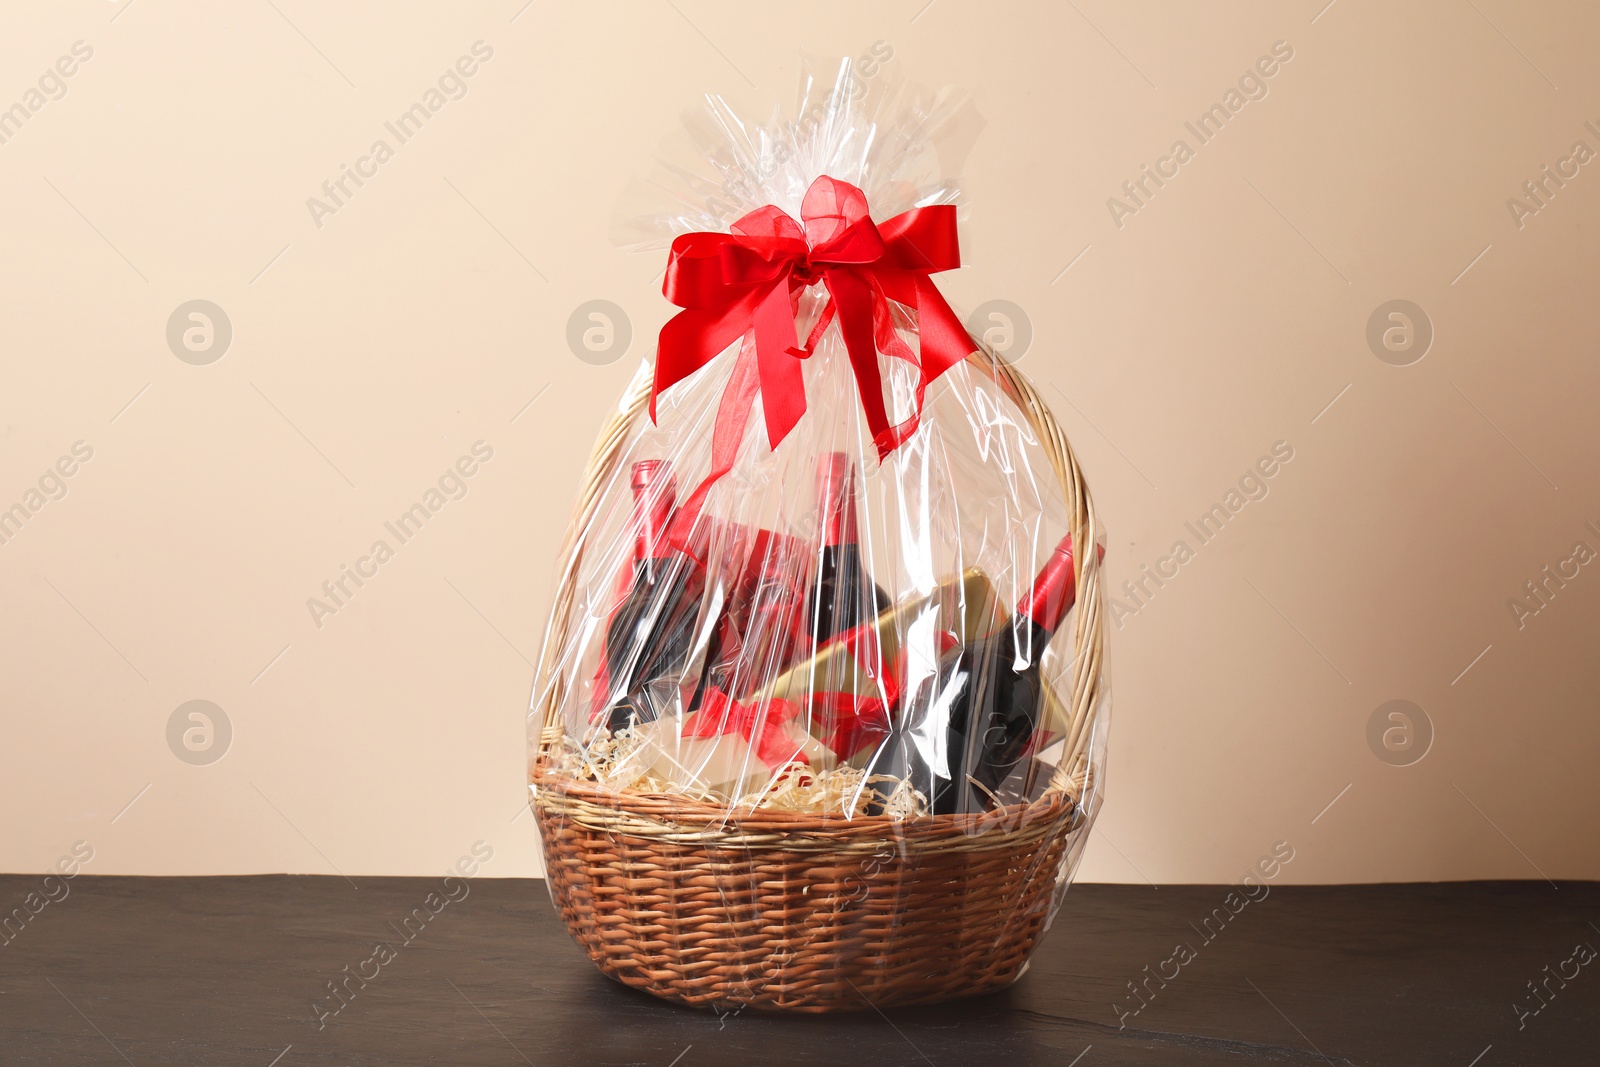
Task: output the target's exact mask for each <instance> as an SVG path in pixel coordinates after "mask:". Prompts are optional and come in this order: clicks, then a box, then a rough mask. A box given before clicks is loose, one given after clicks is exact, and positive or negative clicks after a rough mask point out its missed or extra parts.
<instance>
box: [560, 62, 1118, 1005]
mask: <svg viewBox="0 0 1600 1067" xmlns="http://www.w3.org/2000/svg"><path fill="white" fill-rule="evenodd" d="M827 73H828V75H829V76H828V77H826V78H818V77H816V76H814V75H809V74H808V75H807V77H806V79H805V84H804V89H803V92H802V97H801V103H800V107H799V109H798V111H797V112H796V115H797V116H798V117H797V118H791V119H788V120H774V121H773V122H772V123H771V124H770V125H768V126H765V127H757V126H753V125H747V124H746V123H744V122H742V121H740V120H739V119H738V118H737V117H736V116H735V115H734V114H733V113H732V111H731V110H730V109H729V108H728V107H727V106H726V105H725V104H724V103H723V102H722V101H720V100H718V99H710V100H708V101H707V104H706V107H705V108H704V110H702V111H700V112H698V113H696V114H695V115H694V116H692V117H691V119H690V120H689V122H688V123H687V125H686V130H687V134H688V136H687V138H680V139H679V140H678V141H677V142H676V146H675V147H669V148H668V149H667V150H664V157H663V159H662V161H661V163H660V164H659V166H658V167H657V170H656V171H655V172H654V173H653V174H652V176H651V177H650V179H648V180H646V181H643V182H640V183H638V184H637V185H636V186H635V188H634V189H633V190H631V191H630V201H631V205H630V206H629V207H626V208H624V209H623V210H624V213H628V214H629V215H630V221H629V222H628V223H626V224H625V226H626V228H625V231H624V235H625V236H627V237H629V238H630V239H632V240H634V241H635V243H637V244H639V245H640V246H641V247H651V246H652V244H653V245H654V246H655V247H663V246H664V245H665V242H666V241H667V240H670V239H671V238H672V237H674V236H676V235H678V234H681V233H688V232H727V231H728V229H729V227H730V225H732V224H734V223H735V221H736V220H738V219H739V218H740V217H741V216H745V215H746V214H747V213H748V212H750V211H753V210H756V209H758V208H761V207H763V206H764V205H768V204H771V205H776V206H777V207H778V208H780V209H782V210H783V211H784V212H785V213H786V214H788V215H790V216H792V217H793V218H795V219H799V218H801V216H802V209H803V206H805V205H806V204H807V203H808V201H807V199H806V198H807V193H808V191H809V190H811V189H812V188H813V183H814V182H815V181H816V180H817V179H818V178H819V177H820V176H823V175H827V176H830V177H831V178H834V179H838V180H839V181H841V182H846V183H849V184H850V185H852V186H856V187H858V188H859V189H860V190H861V192H863V193H865V195H866V202H867V203H868V204H870V205H871V213H872V219H873V220H874V221H875V222H877V223H880V224H881V223H883V222H884V220H885V219H887V218H889V217H891V216H893V215H896V214H897V213H899V212H901V211H906V210H909V209H912V208H917V207H923V206H927V205H931V204H953V203H956V202H957V190H956V187H955V184H954V181H953V177H952V175H953V174H954V171H955V169H956V168H957V167H958V166H959V163H960V160H961V157H963V156H964V155H965V153H966V150H967V148H968V147H970V145H971V142H972V138H973V136H974V134H975V131H976V129H977V126H978V125H979V122H978V120H977V118H976V115H975V114H974V112H973V111H972V109H971V107H970V104H968V103H967V101H966V100H965V99H964V98H963V97H961V96H959V95H954V94H944V95H941V96H936V97H930V96H923V95H918V94H917V93H916V92H914V91H912V90H910V89H907V88H906V87H904V86H901V85H898V84H896V83H892V82H890V81H889V80H888V79H887V78H886V77H882V76H879V77H877V78H868V77H865V76H864V75H863V74H862V72H861V71H860V69H859V68H858V67H857V66H855V65H853V64H851V63H848V62H847V63H844V64H841V65H840V66H839V67H837V68H833V69H829V70H828V72H827ZM652 197H653V198H654V202H655V205H656V207H655V213H654V214H649V213H641V212H640V210H639V205H643V204H645V203H648V202H649V201H650V200H651V198H652ZM791 288H792V292H791V293H790V298H791V303H790V307H789V310H790V312H792V314H793V316H794V318H795V323H796V337H797V339H799V340H805V339H807V338H808V336H809V337H810V343H809V344H808V345H807V346H806V347H805V348H804V349H800V348H797V349H795V350H794V351H792V353H791V354H792V355H793V356H794V358H796V359H799V360H800V364H799V365H800V366H801V367H802V368H803V369H802V372H801V375H802V379H803V395H804V414H803V415H801V416H800V417H799V418H798V420H797V421H796V422H795V423H794V425H793V427H792V429H789V430H788V431H787V433H786V434H785V435H784V436H783V438H782V440H781V441H780V442H779V443H778V444H777V446H776V447H775V448H774V447H772V446H771V444H770V441H769V436H770V428H769V426H768V425H767V420H766V419H765V417H764V405H765V404H766V403H768V402H769V401H768V397H766V396H761V395H758V396H756V397H755V398H754V400H753V405H754V406H753V410H751V411H750V412H749V413H748V417H747V418H746V417H744V416H743V414H740V415H738V416H734V415H731V414H730V410H731V408H732V407H733V405H730V402H729V398H730V396H731V395H732V394H733V392H734V391H735V390H736V388H737V384H736V381H735V379H736V378H737V377H738V374H739V371H738V369H737V367H738V363H737V361H738V360H739V359H740V358H741V355H748V352H747V351H746V350H745V349H744V348H742V347H741V342H735V343H734V344H732V345H730V346H729V347H728V348H727V350H726V351H723V352H722V353H721V354H719V355H716V356H715V358H712V359H710V360H709V362H707V363H706V364H705V365H704V366H703V367H701V368H699V369H698V370H696V371H694V372H693V373H692V374H690V375H688V376H687V377H686V378H684V380H682V381H679V382H677V383H676V384H673V385H672V386H671V387H670V388H668V389H666V390H665V391H663V392H661V393H660V395H659V396H657V397H656V405H655V406H656V411H655V418H654V420H652V418H651V416H650V414H649V411H648V408H647V406H646V405H645V404H644V403H643V398H644V396H645V394H646V393H648V392H649V391H650V381H651V375H652V366H651V364H649V363H646V364H645V365H644V366H642V367H641V368H640V371H639V376H638V377H637V378H636V379H635V381H634V383H633V385H632V386H630V388H629V390H628V392H627V395H626V396H625V398H624V400H623V402H622V404H621V405H619V408H618V411H617V414H616V417H615V419H614V420H613V422H612V425H611V426H610V427H608V428H607V429H606V430H605V431H604V432H603V433H602V437H601V441H600V442H599V444H598V445H597V450H596V459H595V462H594V463H593V464H592V465H591V468H590V471H589V472H588V474H587V475H586V482H585V486H584V491H583V493H582V497H581V500H580V507H579V511H578V518H577V520H576V524H575V526H574V528H573V529H572V530H571V531H570V533H569V537H568V547H567V551H566V555H565V556H564V558H563V560H562V561H561V571H560V576H559V580H558V595H557V608H556V612H555V616H554V617H553V619H552V622H551V626H550V629H549V632H548V635H547V638H546V648H545V653H544V658H543V664H542V673H541V677H540V678H539V679H538V680H537V682H536V688H535V694H534V702H533V710H532V712H531V714H530V725H529V736H530V743H531V746H532V752H531V757H530V765H531V767H532V782H533V786H534V795H535V808H536V811H537V812H538V814H539V822H540V827H541V831H542V832H543V835H544V839H545V840H544V844H545V850H546V858H547V861H548V862H547V866H548V868H549V875H550V884H551V892H552V896H553V897H554V898H555V900H556V903H557V905H558V907H559V908H560V909H561V910H562V912H563V916H564V918H566V920H567V922H568V925H569V928H570V929H572V932H573V935H574V937H575V938H576V939H577V940H578V941H579V943H580V944H581V945H583V946H584V947H585V948H586V949H587V950H588V951H589V952H590V954H591V956H593V957H594V958H595V960H596V962H598V963H599V964H600V965H601V967H602V969H604V970H606V971H607V972H608V973H610V974H612V975H613V977H617V978H619V979H621V980H622V981H625V982H628V983H629V984H633V985H638V986H641V987H643V988H647V989H650V990H651V991H653V992H657V993H659V994H661V995H664V996H668V997H672V998H674V999H679V1000H682V1001H686V1002H689V1003H695V1004H702V1005H704V1004H709V1005H712V1006H722V1005H730V1006H731V1005H737V1006H743V1005H755V1006H757V1007H765V1008H780V1009H781V1008H794V1009H800V1010H823V1009H829V1008H840V1007H864V1006H866V1005H867V1004H868V1003H871V1004H878V1005H881V1004H884V1003H894V1002H908V1001H918V1000H921V1001H927V1000H937V999H943V998H945V997H949V996H956V995H962V994H965V993H976V992H982V991H984V990H986V989H989V988H996V987H998V986H1000V985H1004V984H1007V983H1009V982H1010V981H1013V980H1015V978H1016V977H1017V976H1018V975H1020V973H1021V970H1022V969H1023V967H1024V966H1025V964H1026V957H1027V953H1028V952H1029V951H1031V948H1032V945H1033V943H1034V941H1035V940H1036V938H1037V936H1039V934H1040V933H1042V930H1043V928H1044V927H1045V926H1046V925H1048V922H1049V920H1050V918H1051V916H1052V915H1053V913H1054V910H1055V908H1056V907H1058V906H1059V904H1060V900H1061V894H1062V892H1063V891H1064V890H1065V887H1066V883H1067V881H1068V879H1069V878H1070V875H1071V872H1072V870H1073V869H1074V868H1075V866H1076V863H1077V860H1078V857H1079V855H1080V853H1081V850H1082V845H1083V843H1084V840H1085V838H1086V837H1087V834H1088V829H1089V826H1090V823H1091V820H1092V818H1093V815H1094V813H1095V810H1096V808H1097V807H1098V803H1099V794H1100V782H1101V770H1102V766H1103V758H1104V744H1105V729H1106V716H1107V707H1108V700H1107V695H1106V688H1105V677H1104V675H1105V666H1104V658H1103V648H1102V646H1101V642H1102V641H1103V631H1104V627H1103V626H1101V625H1100V624H1099V619H1098V605H1099V584H1098V583H1099V566H1098V564H1099V558H1100V555H1101V554H1102V553H1103V545H1102V544H1100V543H1097V535H1098V531H1097V530H1096V528H1095V518H1094V513H1093V510H1092V507H1090V506H1089V504H1088V500H1087V494H1086V493H1085V492H1084V491H1083V490H1082V487H1081V475H1079V474H1078V473H1077V467H1076V464H1075V462H1073V461H1072V460H1071V456H1070V452H1065V454H1063V452H1064V450H1065V449H1066V445H1065V440H1064V437H1063V436H1062V435H1061V434H1060V432H1059V430H1058V429H1056V428H1055V427H1054V425H1053V423H1051V422H1050V416H1049V414H1048V411H1046V410H1045V409H1044V408H1043V406H1042V404H1040V403H1039V402H1038V398H1037V397H1036V396H1034V395H1033V394H1032V392H1031V389H1028V388H1027V387H1026V386H1025V384H1024V385H1022V386H1020V388H1021V390H1022V392H1020V393H1019V385H1018V381H1019V379H1017V377H1016V376H1015V373H1014V372H1013V371H1011V370H1010V368H1007V367H1004V366H1003V365H1001V364H999V363H998V362H997V361H996V360H995V359H994V358H993V357H992V356H990V355H988V354H986V353H982V352H979V353H977V354H976V355H975V356H974V357H973V358H972V359H970V360H966V361H963V362H959V363H957V364H956V365H955V366H953V367H951V368H950V369H949V370H947V371H945V372H943V373H942V374H940V375H939V377H938V378H937V379H936V380H934V381H933V382H932V383H931V384H928V385H927V386H926V388H925V391H924V392H923V394H922V396H921V398H920V414H919V397H918V392H919V381H920V378H919V368H918V363H917V361H916V359H914V358H893V357H885V358H881V359H880V360H879V366H878V370H879V373H880V375H881V381H882V389H883V400H884V404H885V411H886V414H887V417H888V419H889V420H890V422H891V423H893V424H894V425H897V426H909V425H911V423H909V422H907V421H906V420H909V419H912V418H915V419H916V421H915V429H914V431H911V432H909V433H908V434H906V435H905V436H904V439H903V440H901V441H898V442H897V443H896V444H895V445H894V446H893V447H892V448H886V447H885V444H884V440H883V436H882V434H881V433H875V432H874V429H873V427H872V426H871V425H869V422H870V420H869V418H868V417H867V415H866V414H865V410H866V406H865V405H864V403H863V397H862V396H861V395H860V390H861V388H862V386H861V384H860V382H859V375H858V372H857V368H856V367H855V366H854V365H853V364H852V359H851V354H850V352H849V351H847V347H846V344H845V341H844V340H843V338H842V336H841V331H840V327H839V324H838V322H837V321H836V320H835V321H828V320H829V317H830V313H829V311H828V309H827V304H828V303H829V301H830V299H831V295H830V293H831V290H830V289H829V287H828V286H826V285H824V284H814V283H813V279H809V278H806V277H802V278H800V280H799V281H797V282H795V283H794V284H793V285H792V287H791ZM891 305H892V306H891V307H890V316H889V318H888V320H887V321H888V328H892V331H893V335H894V338H895V339H898V340H899V341H900V342H902V343H903V345H904V346H905V351H906V352H908V353H910V354H912V355H916V354H918V353H919V352H920V351H921V349H920V345H919V342H920V338H919V330H918V326H919V323H918V321H917V315H916V314H915V312H914V311H913V310H912V309H909V308H907V307H904V306H902V305H900V304H898V303H893V302H891ZM819 320H821V321H822V323H823V325H822V326H821V327H820V328H819V327H818V326H817V323H818V322H819ZM890 340H892V339H890ZM742 343H743V344H744V345H748V344H749V339H748V338H744V339H743V342H742ZM970 347H971V349H974V350H975V349H977V347H978V346H977V345H976V344H972V345H971V346H970ZM802 356H803V358H802ZM719 457H721V459H722V461H723V462H722V463H721V466H726V467H729V468H730V469H728V470H727V471H726V473H720V474H719V476H715V477H710V476H712V475H713V473H714V471H715V469H716V468H717V466H718V463H717V460H718V458H719ZM729 457H732V461H731V464H730V463H729V462H728V458H729ZM1080 542H1081V543H1080ZM1086 611H1088V612H1090V613H1091V614H1090V617H1089V618H1087V619H1086V618H1085V612H1086ZM951 864H954V866H951ZM919 871H920V872H923V874H925V875H926V878H925V879H924V880H925V881H927V884H926V885H924V886H922V888H921V889H919V888H918V885H919V882H918V878H919V877H921V876H920V875H919V874H918V872H919ZM941 872H942V873H941ZM950 872H955V873H954V874H953V875H952V874H951V873H950ZM852 879H853V880H854V882H855V883H859V884H852ZM952 879H954V880H952ZM708 886H709V888H708ZM774 886H776V888H774ZM697 902H698V903H697ZM680 923H681V924H682V926H681V928H680V927H679V926H677V925H675V924H680ZM752 924H753V925H752ZM853 924H854V925H853ZM941 924H942V925H941ZM855 926H859V927H860V929H859V930H856V932H855V933H849V934H848V936H847V935H846V932H847V931H849V930H852V929H855ZM924 927H927V928H928V929H930V930H932V931H934V932H935V936H934V940H932V941H930V940H928V935H927V934H925V933H923V932H922V931H923V928H924ZM752 929H754V931H755V932H754V933H752ZM651 931H653V932H651ZM940 937H943V938H946V940H947V944H946V945H945V948H944V949H940V950H937V951H934V950H933V949H932V948H930V946H936V945H938V944H940V941H939V938H940ZM1002 941H1004V942H1005V943H1006V944H1005V945H1004V946H1003V945H1001V944H1000V942H1002ZM901 946H909V947H906V948H902V947H901ZM1007 946H1009V947H1007ZM735 947H736V948H737V951H735V950H734V948H735ZM907 951H910V952H915V953H919V954H924V955H926V954H929V953H930V952H932V954H933V955H934V956H936V957H938V958H927V959H920V960H914V961H908V960H904V959H900V958H898V957H897V953H901V954H903V953H904V952H907ZM730 959H732V960H734V961H735V962H732V963H730V962H729V960H730ZM819 961H820V962H819ZM913 972H914V973H917V974H922V975H923V978H922V979H921V980H920V981H919V980H913V979H909V978H907V977H906V975H907V974H912V973H913ZM928 975H934V976H936V977H937V976H939V975H943V976H944V977H943V978H942V979H939V980H936V981H930V980H929V979H928V978H927V976H928Z"/></svg>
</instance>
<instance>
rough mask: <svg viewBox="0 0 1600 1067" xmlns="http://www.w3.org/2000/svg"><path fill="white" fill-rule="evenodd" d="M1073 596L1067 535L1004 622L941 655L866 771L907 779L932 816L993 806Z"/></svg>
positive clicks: (1020, 746)
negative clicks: (1047, 654)
mask: <svg viewBox="0 0 1600 1067" xmlns="http://www.w3.org/2000/svg"><path fill="white" fill-rule="evenodd" d="M1076 595H1077V589H1076V584H1075V579H1074V568H1073V552H1072V538H1071V537H1070V536H1069V537H1066V538H1063V539H1062V541H1061V543H1060V544H1059V545H1057V546H1056V549H1055V551H1054V552H1052V553H1051V555H1050V558H1049V560H1048V561H1046V563H1045V565H1044V568H1043V569H1042V570H1041V571H1040V572H1039V574H1038V576H1037V577H1036V578H1034V580H1033V584H1032V586H1030V587H1029V589H1028V591H1027V593H1026V594H1025V595H1024V596H1023V597H1022V600H1021V601H1020V602H1019V603H1018V604H1017V610H1016V611H1015V613H1013V615H1012V616H1011V618H1010V619H1009V620H1007V622H1006V623H1005V624H1004V625H1002V626H1000V627H999V628H998V629H996V630H995V631H994V632H993V633H990V634H988V635H986V636H984V637H980V638H977V639H975V640H972V641H969V642H968V643H967V644H966V645H964V646H963V647H961V648H959V649H955V650H953V651H951V652H950V653H949V654H947V655H946V656H944V657H943V658H942V659H941V660H940V661H939V663H938V665H937V667H936V669H935V670H934V671H933V673H932V674H931V675H929V677H928V678H927V679H925V680H924V682H923V684H922V685H921V686H919V687H918V688H917V689H916V691H915V692H913V693H912V694H910V695H909V696H908V698H907V699H906V701H905V704H904V706H903V707H902V708H901V709H900V711H899V714H898V715H897V716H896V717H895V721H894V724H893V727H892V734H891V736H890V738H889V739H888V741H887V742H886V743H885V745H884V746H883V748H882V749H881V751H882V753H883V758H882V759H881V760H880V766H878V767H873V768H871V769H870V770H869V773H870V774H886V775H890V776H892V777H894V778H907V779H910V781H911V784H912V786H913V787H914V788H915V789H916V790H917V791H918V792H920V793H922V794H923V795H924V796H925V797H927V798H928V802H929V804H928V807H929V811H930V813H932V814H934V815H951V814H958V813H963V812H981V811H985V810H987V809H988V808H990V807H992V806H993V805H994V797H995V795H996V794H997V793H998V792H999V791H1000V788H1001V786H1002V784H1003V783H1005V781H1006V778H1007V777H1008V776H1009V775H1010V774H1011V772H1012V770H1013V768H1014V767H1016V766H1017V765H1018V763H1020V762H1021V761H1022V760H1023V759H1024V757H1025V756H1026V755H1027V749H1028V742H1029V740H1030V739H1031V738H1032V737H1033V734H1034V731H1035V730H1036V729H1037V728H1038V726H1039V720H1040V714H1041V711H1042V709H1043V708H1044V705H1045V700H1044V694H1045V682H1044V679H1043V678H1042V677H1041V675H1040V671H1039V661H1040V659H1041V657H1042V656H1043V654H1044V650H1045V648H1046V646H1048V645H1049V644H1050V639H1051V637H1053V636H1054V635H1055V632H1056V628H1057V627H1058V626H1059V625H1060V624H1061V621H1062V619H1063V618H1065V616H1066V614H1067V612H1068V611H1069V610H1070V609H1071V607H1072V604H1073V600H1074V598H1075V597H1076ZM974 782H975V783H976V784H974ZM892 788H893V787H892V785H883V784H881V783H880V792H883V793H887V792H889V791H891V790H892Z"/></svg>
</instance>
